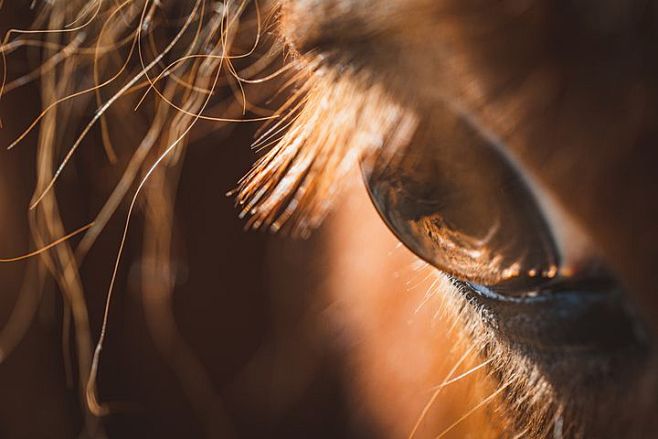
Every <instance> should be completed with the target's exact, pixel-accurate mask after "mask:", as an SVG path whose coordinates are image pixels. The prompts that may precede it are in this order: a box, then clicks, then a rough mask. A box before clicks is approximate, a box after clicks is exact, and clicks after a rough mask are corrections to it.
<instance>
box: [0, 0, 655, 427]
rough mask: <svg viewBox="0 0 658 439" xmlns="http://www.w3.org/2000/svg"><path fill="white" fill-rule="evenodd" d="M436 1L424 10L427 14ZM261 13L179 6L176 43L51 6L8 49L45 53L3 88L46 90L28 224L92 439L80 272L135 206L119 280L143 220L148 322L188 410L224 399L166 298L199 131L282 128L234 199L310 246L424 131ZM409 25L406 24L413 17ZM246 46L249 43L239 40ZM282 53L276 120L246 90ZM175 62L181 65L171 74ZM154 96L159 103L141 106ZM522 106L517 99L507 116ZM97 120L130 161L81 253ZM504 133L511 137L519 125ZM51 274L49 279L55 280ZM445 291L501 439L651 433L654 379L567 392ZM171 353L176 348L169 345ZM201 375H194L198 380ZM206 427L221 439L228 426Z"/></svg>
mask: <svg viewBox="0 0 658 439" xmlns="http://www.w3.org/2000/svg"><path fill="white" fill-rule="evenodd" d="M399 3H400V2H398V3H397V4H399ZM429 3H430V2H423V4H424V5H425V6H427V4H429ZM1 4H2V3H1V2H0V5H1ZM219 5H223V6H219ZM260 6H262V7H263V8H262V10H259V9H258V5H257V4H256V3H255V2H248V1H246V0H244V1H238V0H236V1H227V2H225V3H223V4H222V3H216V2H212V3H211V2H206V1H204V0H185V1H183V2H178V4H177V8H178V9H179V12H180V15H181V17H182V18H179V20H178V21H179V22H180V25H179V27H178V32H179V33H177V34H175V36H174V39H173V40H172V39H171V38H169V39H167V38H164V37H162V36H161V35H159V34H158V30H159V23H160V22H161V21H162V20H164V21H167V18H163V17H166V16H167V11H162V9H161V8H162V5H161V2H153V1H150V0H134V1H133V0H127V1H125V2H123V3H120V2H103V1H102V0H78V1H63V0H59V1H54V2H52V3H48V4H40V5H39V8H40V13H39V14H38V17H37V19H36V21H35V25H34V29H35V30H36V31H32V30H31V31H28V32H11V33H9V34H8V35H7V36H6V38H5V39H4V40H3V46H2V57H3V62H4V63H3V65H5V66H6V65H7V64H8V63H10V62H11V54H12V52H13V51H15V50H18V48H19V47H21V46H30V45H34V46H38V47H41V48H42V49H43V62H42V64H41V66H39V67H37V69H36V70H35V71H34V72H33V73H27V74H26V75H23V76H21V77H20V78H18V79H11V78H9V79H7V78H5V80H4V81H3V86H2V93H10V92H11V93H17V92H18V90H20V87H21V86H22V85H23V83H26V82H29V81H30V80H34V79H37V78H39V79H40V84H41V87H40V90H41V101H42V106H43V113H42V114H41V115H39V116H38V117H37V118H36V119H35V123H34V124H33V125H32V126H30V127H29V128H28V131H30V130H33V129H34V130H38V132H39V141H38V150H37V182H36V189H35V193H34V198H33V205H32V208H31V210H30V222H31V225H32V230H33V239H34V244H35V245H36V246H37V248H40V249H42V251H40V253H39V255H40V257H41V262H42V264H43V267H47V269H48V271H49V272H50V273H51V274H52V275H53V276H54V277H55V278H56V280H57V282H58V284H59V286H60V288H61V290H62V291H63V292H64V295H65V297H66V306H67V312H70V316H71V319H72V321H73V323H74V325H75V335H76V353H77V359H78V363H79V364H78V369H79V371H80V372H79V386H80V389H81V392H82V393H83V395H84V400H85V401H86V405H85V410H86V411H87V418H88V419H87V428H88V429H89V430H90V431H96V429H97V428H98V426H97V418H96V417H97V416H101V415H103V414H106V413H108V410H110V409H111V406H108V405H106V404H104V403H103V401H102V396H99V395H97V392H96V380H97V379H102V377H101V378H99V377H98V376H97V372H98V370H97V367H98V361H99V356H100V353H101V350H102V346H103V341H104V337H105V336H106V333H105V329H106V327H105V325H104V326H103V329H102V332H101V334H100V341H99V342H98V344H96V349H95V350H94V349H93V346H94V344H93V343H92V339H95V338H96V335H95V334H91V332H90V329H89V321H88V320H89V319H88V316H87V308H86V302H85V289H84V285H83V284H82V281H81V279H80V276H79V272H78V268H77V267H78V266H79V264H80V263H81V261H82V259H83V258H84V256H85V255H86V253H87V252H88V251H89V249H90V248H91V246H92V245H93V244H94V242H95V240H96V239H97V238H98V237H99V235H100V233H101V232H102V230H103V228H104V227H105V225H106V224H107V222H108V221H109V219H110V217H111V216H112V215H113V214H114V213H115V212H117V211H118V210H119V207H120V205H121V204H122V203H124V204H126V206H125V207H126V208H125V209H122V210H121V212H122V213H123V214H124V215H125V229H124V235H123V240H122V241H121V242H120V247H119V252H118V254H117V257H116V262H115V265H114V274H115V275H116V271H117V269H118V267H119V265H120V262H121V252H122V249H123V245H124V242H125V237H126V233H127V230H128V228H129V225H130V219H131V217H132V214H133V211H134V210H135V209H138V210H139V211H141V213H142V215H143V218H144V221H145V230H146V232H145V233H144V242H143V247H144V252H145V254H144V260H145V262H144V267H143V276H144V280H143V290H144V297H145V298H147V299H146V300H145V302H144V303H145V304H146V308H147V309H146V316H147V319H148V321H149V327H150V328H151V330H152V331H153V333H154V335H155V340H156V343H158V344H159V348H160V349H161V350H162V351H163V352H165V353H168V355H170V356H171V355H173V354H172V352H174V351H175V352H176V356H177V357H176V361H172V364H174V367H175V369H176V372H177V374H178V376H179V378H180V379H181V381H183V382H184V383H185V386H186V390H187V392H188V394H189V396H190V400H191V401H193V402H194V403H195V404H198V407H203V406H207V405H209V404H213V398H214V395H213V394H212V390H209V389H211V388H212V386H210V385H208V384H207V383H208V380H207V378H206V377H205V374H204V371H203V368H202V366H201V365H200V363H199V362H198V360H196V359H195V358H194V356H193V355H192V353H191V351H190V350H189V349H188V348H187V347H186V346H185V344H184V343H183V341H182V339H181V338H180V337H179V336H178V334H177V332H176V329H175V324H174V322H173V316H172V314H171V307H170V303H169V302H170V300H171V297H170V296H171V293H172V289H173V286H172V278H171V273H169V271H170V267H169V266H168V265H167V262H168V261H169V258H170V256H171V254H170V252H171V232H172V227H173V203H174V195H175V191H176V186H177V176H178V173H179V172H180V166H181V165H182V161H183V160H182V159H183V154H184V149H185V143H186V141H187V139H188V137H189V136H190V135H193V134H194V133H198V130H197V128H198V127H197V125H199V122H200V121H201V120H204V121H209V122H213V123H214V124H215V125H214V127H217V126H222V125H226V124H229V123H237V122H239V121H240V120H246V119H252V120H253V119H260V120H268V119H269V120H270V122H269V123H268V125H267V126H266V127H265V128H264V130H263V137H262V138H261V140H259V141H257V144H256V146H257V147H262V148H265V149H267V152H266V153H265V154H264V155H263V157H262V158H261V159H260V160H259V161H258V162H257V163H256V165H255V167H254V170H253V171H252V172H251V173H249V174H248V175H247V176H246V177H245V179H244V180H242V181H241V182H240V183H239V187H238V195H237V202H238V204H239V205H240V209H241V211H242V214H243V215H245V216H249V217H250V219H249V220H248V225H250V226H253V227H255V228H269V229H272V230H279V229H288V230H289V231H291V232H292V233H293V234H299V235H302V236H306V235H307V234H308V233H309V231H310V230H311V229H313V228H316V227H318V226H319V225H320V223H321V222H322V220H323V219H324V218H325V217H326V216H327V214H328V212H329V209H330V207H331V203H332V201H333V199H334V198H335V197H336V195H337V194H338V193H339V192H340V189H341V182H342V180H345V179H346V178H347V176H348V175H349V174H350V173H351V172H352V171H353V169H354V168H355V167H357V166H358V164H359V161H360V160H361V159H362V158H364V157H367V156H368V155H369V154H371V153H373V152H375V151H377V150H378V148H380V147H382V146H384V145H386V146H389V147H394V148H395V147H397V146H400V145H404V144H405V143H406V142H407V141H408V140H409V139H410V138H411V135H412V134H413V130H414V129H415V127H416V117H417V115H416V111H417V109H416V108H411V107H408V106H407V105H406V103H405V102H407V101H408V97H405V98H404V99H398V97H399V96H397V94H396V91H397V90H399V88H400V85H399V84H385V82H384V81H381V80H373V78H372V77H371V75H369V74H368V73H366V72H363V71H359V70H351V69H350V68H349V67H344V68H342V69H341V68H340V67H339V66H337V65H336V64H335V63H327V62H326V60H325V59H323V58H322V56H321V55H319V54H317V53H309V54H299V53H297V52H296V51H295V50H294V49H292V48H285V49H282V48H281V47H280V44H281V43H280V42H279V41H278V40H275V41H273V42H270V43H268V44H269V45H270V47H271V48H272V47H273V48H274V50H270V51H260V50H259V51H256V50H255V48H256V47H258V44H259V41H258V39H259V38H260V36H261V34H262V33H263V32H262V31H263V29H265V28H266V27H268V26H270V23H271V21H268V19H266V17H269V18H272V17H275V18H277V17H280V15H277V14H278V13H280V11H279V10H278V9H277V8H276V7H272V8H269V6H271V5H267V6H268V7H265V6H266V5H260ZM4 7H6V5H5V6H4ZM248 7H249V8H248ZM254 7H255V9H254ZM247 9H249V17H250V19H249V20H248V22H247V24H248V26H247V27H248V30H245V31H244V34H245V35H247V37H244V36H243V32H242V28H243V26H242V24H244V23H242V24H241V23H240V22H241V21H242V20H243V14H244V13H245V11H246V10H247ZM421 10H422V9H421ZM284 12H285V11H284ZM161 15H162V16H161ZM255 15H256V16H257V17H256V18H254V16H255ZM283 18H284V20H285V18H286V17H285V16H284V17H283ZM297 18H299V17H297ZM375 18H381V17H373V22H375V21H376V20H375ZM410 21H412V20H411V19H410ZM400 22H401V23H403V24H404V20H400ZM412 22H413V21H412ZM239 25H240V26H239ZM288 26H291V25H290V24H288ZM38 29H42V30H43V31H38ZM287 29H288V30H290V27H288V28H287ZM239 30H240V32H238V31H239ZM281 34H283V35H284V38H282V39H285V38H288V37H289V36H290V35H289V34H286V32H279V31H276V32H275V35H277V36H280V35H281ZM249 36H251V38H249ZM425 38H427V36H425ZM238 41H239V42H240V43H241V44H236V42H238ZM236 46H240V47H239V48H236ZM280 53H286V54H287V56H288V58H289V62H291V63H292V67H290V68H289V71H291V72H293V76H291V77H290V79H289V80H288V81H287V82H286V81H283V84H282V87H281V88H282V93H284V92H285V93H290V97H289V98H288V99H287V100H286V101H285V103H284V104H283V105H282V106H281V108H279V109H278V111H275V112H268V111H267V110H263V109H261V108H260V107H258V106H257V105H252V104H251V103H249V102H248V100H247V98H246V97H245V95H244V93H245V92H244V87H245V86H246V84H248V83H249V81H247V80H243V79H244V78H243V77H244V76H249V77H251V78H256V77H258V75H259V74H262V75H264V76H268V75H270V74H272V73H273V71H276V69H274V70H272V69H270V67H271V65H272V63H273V60H274V59H275V57H276V56H277V55H278V54H280ZM254 54H257V55H258V57H257V58H258V59H256V60H255V61H253V63H252V64H249V65H247V66H245V67H243V68H242V70H240V71H238V70H237V69H236V68H235V67H234V64H236V63H238V62H239V60H241V59H243V58H247V59H249V57H250V56H252V55H254ZM273 54H274V55H273ZM165 59H169V60H174V61H173V62H172V61H170V64H169V65H167V64H166V63H164V60H165ZM263 60H264V61H263ZM89 78H91V79H89ZM255 82H258V81H255ZM280 85H281V84H280ZM387 85H390V88H389V87H388V86H387ZM470 85H471V86H472V87H471V88H469V89H468V90H466V91H465V94H467V95H469V98H471V99H472V101H473V102H478V103H479V104H482V103H483V102H482V99H484V94H482V92H481V90H480V89H479V88H477V87H476V86H473V84H470ZM291 90H292V91H291ZM462 91H463V90H462ZM2 93H0V97H1V94H2ZM145 94H147V95H148V97H147V101H142V99H141V97H142V95H145ZM217 95H218V96H219V97H218V96H217ZM146 102H150V103H151V105H150V106H147V104H146ZM73 103H75V105H74V104H73ZM514 103H515V102H510V103H509V107H513V104H514ZM211 106H216V107H217V108H216V110H217V112H215V111H212V112H211V111H209V110H210V107H211ZM90 108H91V110H89V109H90ZM135 108H138V110H139V111H138V112H137V113H135V112H134V109H135ZM247 110H249V111H250V116H248V117H247V116H245V114H246V113H247ZM512 110H514V108H512ZM512 110H510V111H512ZM209 114H219V116H209ZM127 115H128V116H127ZM140 117H141V118H142V119H144V120H145V121H146V122H145V121H144V120H140ZM126 119H130V120H128V121H126ZM496 119H500V120H499V122H500V124H501V125H505V124H511V122H510V120H509V119H503V118H502V117H500V116H496ZM75 121H78V122H75ZM126 124H127V125H129V126H130V128H129V129H127V128H125V125H126ZM96 125H99V126H100V127H101V134H102V139H103V147H104V150H105V154H106V156H107V160H108V161H109V162H116V163H117V164H118V165H120V172H119V174H120V177H119V179H118V182H117V184H116V186H115V187H114V188H113V190H112V192H111V195H110V196H109V197H108V198H107V201H106V203H105V204H104V206H103V208H102V209H101V210H100V211H99V212H98V214H97V215H96V217H95V218H92V219H90V220H89V221H88V224H90V226H89V228H88V229H87V228H85V229H84V235H83V238H82V241H81V242H80V244H79V245H78V246H76V247H73V246H72V245H71V244H70V243H69V242H68V241H66V240H64V241H62V237H67V236H68V235H67V233H68V232H69V231H70V230H71V229H74V227H68V224H66V225H65V223H64V221H63V219H62V214H61V212H60V208H59V205H58V200H57V196H56V187H57V184H58V183H59V179H60V177H61V176H62V175H64V174H63V172H65V169H66V166H67V164H68V163H69V162H70V161H71V160H72V159H73V157H74V155H75V153H76V150H77V149H78V148H80V147H82V145H83V144H84V143H85V137H86V135H87V134H88V133H89V131H90V130H91V129H92V128H93V127H95V126H96ZM113 126H114V127H116V126H120V127H121V132H122V133H124V134H125V137H124V138H120V139H117V138H114V137H113V136H112V135H111V133H112V132H113V131H114V130H113V129H112V127H113ZM214 127H213V129H214ZM505 127H507V128H509V129H511V128H510V127H509V125H505ZM193 128H195V130H194V131H193V130H192V129H193ZM72 130H74V131H75V132H71V131H72ZM26 133H27V131H26ZM21 140H23V136H21V137H19V138H18V139H16V142H14V143H13V144H12V145H11V146H12V147H17V148H18V147H22V144H21ZM62 157H63V159H62ZM163 188H164V190H163ZM52 243H56V244H57V245H52ZM45 250H49V251H45ZM156 261H159V263H156ZM41 270H42V271H41V272H40V276H41V278H43V277H45V272H44V270H43V269H41ZM147 278H148V281H147ZM113 279H114V277H113ZM154 279H157V280H158V281H157V282H155V281H154ZM112 289H113V284H111V285H110V286H109V291H108V295H107V299H108V307H107V308H106V314H105V317H104V324H106V323H107V321H108V318H110V316H109V314H108V312H109V303H110V299H111V293H112ZM441 294H442V295H443V296H445V297H446V298H447V299H446V300H447V301H448V303H449V305H448V306H449V307H450V309H451V310H452V314H454V315H455V316H457V317H458V321H459V322H462V324H463V326H464V333H465V334H467V335H468V337H467V338H461V339H460V345H461V346H463V349H464V350H468V349H469V347H470V346H476V347H477V348H476V349H477V353H478V354H479V355H480V356H481V358H480V359H481V360H482V361H485V362H486V367H487V370H488V371H489V372H490V374H491V375H492V376H494V377H495V382H496V384H497V387H496V389H495V390H494V391H493V393H491V394H490V395H488V396H486V395H485V396H484V397H483V398H481V399H480V400H479V401H478V402H477V404H481V406H480V405H477V404H476V405H475V408H476V409H477V408H480V407H484V406H487V409H488V410H489V411H490V413H491V416H490V421H491V422H492V423H493V424H495V425H496V427H497V428H499V429H500V431H502V432H504V433H501V434H503V435H506V436H510V437H514V436H515V435H516V436H517V437H562V436H564V437H582V436H588V437H591V435H592V434H594V435H596V434H600V433H604V434H606V435H613V436H615V435H616V436H618V437H621V436H623V435H624V434H630V435H638V434H639V432H636V431H633V430H632V428H633V427H632V425H633V420H634V419H637V418H639V419H642V420H643V422H644V423H643V424H642V428H646V426H647V422H651V421H650V417H651V410H650V407H651V406H650V404H649V403H644V402H646V401H650V400H651V398H652V397H653V393H654V390H655V389H656V385H657V384H656V382H655V377H653V376H651V375H647V376H646V377H644V376H642V377H640V379H638V380H636V381H634V386H636V388H630V389H629V388H624V389H618V391H617V392H615V393H612V394H611V393H610V392H608V391H607V390H606V391H602V393H601V394H598V393H597V392H596V391H594V392H592V391H591V388H589V387H588V388H587V389H585V388H584V387H583V383H582V382H581V378H582V377H574V378H573V379H572V380H570V379H565V382H563V383H561V388H560V389H558V390H557V391H556V389H555V386H554V384H553V383H549V382H548V381H547V380H546V379H545V372H544V371H542V370H541V368H540V366H538V364H537V362H536V361H535V359H534V358H533V357H532V355H530V354H529V355H524V353H522V352H519V351H518V350H517V349H515V348H513V347H510V346H507V345H505V344H504V343H502V342H501V341H500V340H498V338H497V337H496V334H495V331H493V330H492V329H491V328H490V327H488V326H487V325H485V324H484V323H482V318H481V317H482V315H481V314H482V311H481V310H479V309H478V308H477V307H475V306H473V305H472V304H469V303H466V302H464V300H463V298H462V297H463V296H462V295H460V294H459V292H458V291H457V289H456V288H455V287H451V286H448V285H447V284H445V282H444V288H442V290H441ZM154 297H157V300H155V299H154ZM21 330H22V331H24V330H25V328H22V329H21ZM20 332H21V331H18V332H16V333H15V334H12V338H13V339H19V338H20V336H21V333H20ZM170 344H171V345H175V347H176V348H175V349H171V345H170ZM1 348H3V352H2V353H3V355H7V354H9V352H8V349H7V348H6V347H1ZM605 367H606V365H598V364H596V365H592V368H591V369H590V370H588V371H587V373H588V374H590V375H591V377H594V378H593V379H596V378H597V377H600V376H603V375H604V374H605V370H604V369H605ZM599 369H601V370H599ZM190 376H195V377H196V378H197V380H190V379H189V377H190ZM199 377H201V379H200V380H198V378H199ZM586 392H587V394H586V396H583V395H585V393H586ZM576 396H577V397H578V398H575V397H576ZM574 400H576V401H577V402H575V403H574V402H573V401H574ZM628 406H637V407H641V408H640V409H638V411H637V412H635V411H629V410H623V408H625V407H628ZM642 407H643V408H642ZM470 413H471V412H469V411H467V412H465V415H466V416H468V415H469V414H470ZM610 413H616V415H617V416H618V419H616V420H615V422H614V423H610V424H608V423H605V424H604V425H605V427H604V428H607V427H608V425H612V427H610V428H612V429H608V430H605V431H601V430H598V428H599V427H598V426H597V425H595V422H596V421H597V420H599V419H600V418H601V417H605V416H609V414H610ZM419 415H420V413H419ZM654 422H655V421H654ZM209 428H211V429H220V430H221V425H220V426H217V425H214V426H212V427H209ZM615 429H618V430H615ZM629 429H630V432H629ZM214 431H217V430H214ZM445 434H449V431H446V432H445Z"/></svg>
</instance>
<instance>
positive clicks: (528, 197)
mask: <svg viewBox="0 0 658 439" xmlns="http://www.w3.org/2000/svg"><path fill="white" fill-rule="evenodd" d="M362 168H363V171H364V177H365V180H366V184H367V186H368V190H369V192H370V195H371V198H372V200H373V202H374V204H375V206H376V208H377V210H378V211H379V213H380V215H381V216H382V217H383V219H384V220H385V222H386V223H387V224H388V226H389V228H390V229H391V230H392V231H393V232H394V233H395V235H397V237H398V239H400V240H401V241H402V243H403V244H405V245H406V246H407V247H409V248H410V249H411V250H412V251H413V252H414V253H416V255H417V256H419V257H420V258H422V259H424V260H425V261H427V262H429V263H431V264H433V265H434V266H435V267H437V268H438V269H439V270H441V271H443V272H445V273H447V274H449V275H451V276H454V277H455V278H457V279H459V280H461V281H465V282H469V283H473V284H478V285H481V286H486V287H488V288H491V289H493V290H495V291H497V292H500V293H502V294H506V295H512V296H516V295H521V294H526V293H527V292H529V291H532V290H533V289H534V288H535V287H538V286H540V285H541V284H542V283H543V282H546V281H547V280H549V279H552V278H554V277H555V276H556V274H557V272H558V268H559V260H558V253H557V251H556V248H555V247H556V246H555V245H554V241H553V238H552V236H551V233H550V230H549V227H548V226H547V223H546V221H545V220H544V217H543V215H542V212H541V210H540V208H539V207H538V204H537V203H536V201H535V199H534V197H533V195H532V193H531V192H530V190H529V189H528V186H527V185H526V183H525V182H524V180H523V178H522V176H521V175H520V174H519V173H518V172H517V170H516V169H515V168H514V166H513V165H512V164H511V163H510V161H509V160H508V159H507V158H506V157H504V156H503V154H502V153H501V151H499V150H498V149H497V147H496V146H495V145H493V144H492V143H491V141H490V140H488V139H487V138H485V137H484V136H483V135H482V134H480V133H479V132H478V131H476V129H475V128H474V127H472V125H470V124H469V123H468V122H467V121H466V120H465V119H464V118H461V117H459V116H446V115H445V114H442V115H441V116H440V117H435V118H431V119H430V118H428V120H426V121H425V122H424V123H423V124H421V127H420V128H419V130H418V131H417V134H416V135H415V136H414V138H413V139H412V142H411V144H410V146H408V147H406V148H404V149H402V150H398V151H388V150H386V149H384V150H383V151H381V152H380V153H379V154H378V156H376V157H373V158H371V159H370V160H367V161H366V162H364V164H363V166H362Z"/></svg>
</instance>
